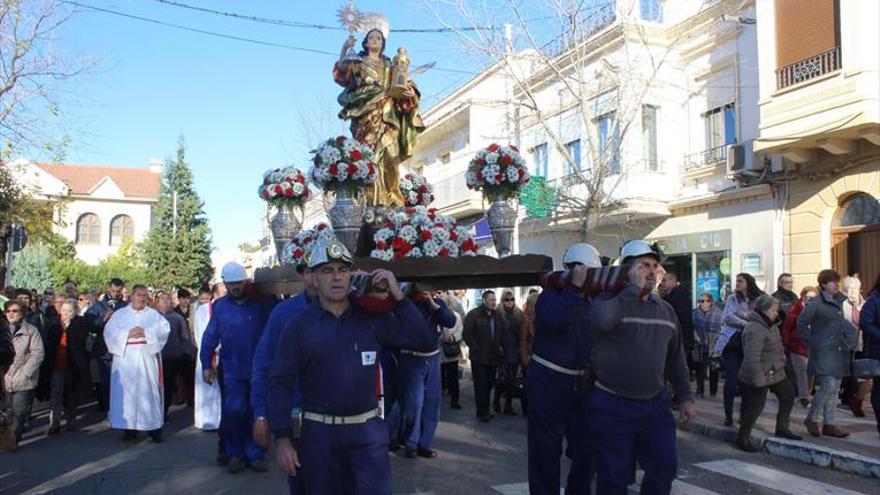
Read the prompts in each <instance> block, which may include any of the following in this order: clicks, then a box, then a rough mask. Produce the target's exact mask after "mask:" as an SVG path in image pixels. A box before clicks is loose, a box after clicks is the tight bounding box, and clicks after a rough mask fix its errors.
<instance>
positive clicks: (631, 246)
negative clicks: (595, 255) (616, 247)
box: [620, 239, 663, 263]
mask: <svg viewBox="0 0 880 495" xmlns="http://www.w3.org/2000/svg"><path fill="white" fill-rule="evenodd" d="M646 255H647V256H653V257H654V258H655V259H656V260H657V261H658V262H660V261H663V260H662V259H661V258H662V256H661V254H660V250H659V249H657V246H655V245H653V244H650V243H648V241H644V240H642V239H635V240H632V241H626V242H625V243H623V246H621V247H620V262H621V263H627V262H629V261H632V259H633V258H638V257H639V256H646Z"/></svg>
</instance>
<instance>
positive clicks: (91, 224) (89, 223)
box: [76, 213, 101, 244]
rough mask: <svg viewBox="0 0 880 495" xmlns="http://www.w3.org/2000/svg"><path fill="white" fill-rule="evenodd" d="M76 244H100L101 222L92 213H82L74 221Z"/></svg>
mask: <svg viewBox="0 0 880 495" xmlns="http://www.w3.org/2000/svg"><path fill="white" fill-rule="evenodd" d="M76 243H77V244H100V243H101V220H99V219H98V215H95V214H94V213H83V214H82V215H80V217H79V219H77V221H76Z"/></svg>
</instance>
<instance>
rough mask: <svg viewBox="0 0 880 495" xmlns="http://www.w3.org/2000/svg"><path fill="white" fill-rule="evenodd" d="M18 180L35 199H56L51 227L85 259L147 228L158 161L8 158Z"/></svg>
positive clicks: (140, 234)
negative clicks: (127, 163)
mask: <svg viewBox="0 0 880 495" xmlns="http://www.w3.org/2000/svg"><path fill="white" fill-rule="evenodd" d="M10 165H11V168H12V169H13V170H15V171H16V172H15V173H17V174H18V179H19V181H20V182H21V183H22V184H23V185H24V186H25V187H26V188H27V189H28V190H29V191H30V193H31V194H32V196H33V197H34V198H35V199H36V200H41V201H51V202H55V203H58V204H59V207H58V208H56V211H57V212H58V213H57V214H58V215H59V218H57V219H56V227H55V229H56V232H57V233H58V234H60V235H61V236H63V237H64V238H65V239H66V240H68V241H70V242H73V243H74V245H75V246H76V257H77V258H78V259H80V260H82V261H84V262H86V263H89V264H97V263H98V262H99V261H100V260H102V259H104V258H106V257H107V256H110V255H112V254H114V253H116V252H117V251H118V250H119V247H120V246H122V245H123V244H124V243H126V242H134V243H137V242H141V241H143V240H144V238H145V237H146V235H147V232H148V231H149V230H150V225H151V224H152V221H153V208H154V207H155V205H156V203H157V201H158V198H159V186H160V182H161V171H162V170H161V166H160V165H158V164H153V165H151V166H150V167H149V168H126V167H104V166H95V165H79V164H65V163H35V162H29V161H26V160H18V161H16V162H12V163H11V164H10Z"/></svg>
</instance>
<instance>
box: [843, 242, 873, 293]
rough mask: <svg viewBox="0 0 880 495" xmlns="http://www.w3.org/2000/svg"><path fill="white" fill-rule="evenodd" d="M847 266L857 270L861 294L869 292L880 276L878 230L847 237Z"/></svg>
mask: <svg viewBox="0 0 880 495" xmlns="http://www.w3.org/2000/svg"><path fill="white" fill-rule="evenodd" d="M847 244H848V245H849V248H848V250H849V252H848V257H847V258H848V259H847V262H848V264H849V266H851V267H852V268H854V269H856V270H858V272H859V274H860V276H861V279H862V289H863V292H867V291H869V290H871V288H872V287H873V286H874V282H875V281H876V280H877V275H880V229H874V230H868V231H863V232H858V233H855V234H850V235H849V240H848V241H847Z"/></svg>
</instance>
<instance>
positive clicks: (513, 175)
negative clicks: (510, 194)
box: [507, 167, 519, 183]
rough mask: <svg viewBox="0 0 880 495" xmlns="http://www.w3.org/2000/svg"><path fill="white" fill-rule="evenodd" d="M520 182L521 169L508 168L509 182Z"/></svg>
mask: <svg viewBox="0 0 880 495" xmlns="http://www.w3.org/2000/svg"><path fill="white" fill-rule="evenodd" d="M518 180H519V169H518V168H516V167H508V168H507V181H508V182H513V183H516V182H517V181H518Z"/></svg>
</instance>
